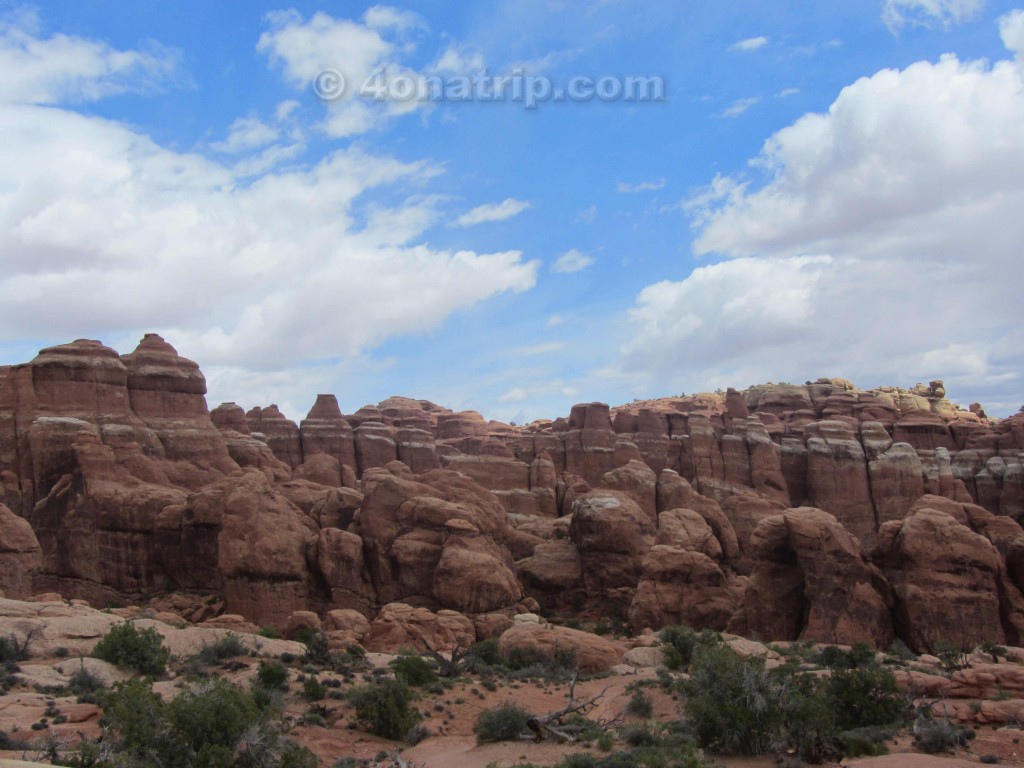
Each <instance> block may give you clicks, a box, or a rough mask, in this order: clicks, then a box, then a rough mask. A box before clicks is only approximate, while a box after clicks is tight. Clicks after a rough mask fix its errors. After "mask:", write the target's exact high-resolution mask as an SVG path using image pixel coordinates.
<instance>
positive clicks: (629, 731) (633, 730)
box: [619, 725, 658, 747]
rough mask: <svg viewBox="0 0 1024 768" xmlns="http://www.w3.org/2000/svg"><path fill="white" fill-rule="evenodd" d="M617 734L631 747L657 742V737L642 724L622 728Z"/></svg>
mask: <svg viewBox="0 0 1024 768" xmlns="http://www.w3.org/2000/svg"><path fill="white" fill-rule="evenodd" d="M619 735H620V736H621V737H622V740H623V741H624V742H626V743H627V744H629V746H631V747H653V746H655V745H656V744H657V743H658V737H657V736H656V735H655V734H654V733H653V732H651V731H650V729H648V728H645V727H644V726H642V725H630V726H628V727H626V728H623V729H622V732H621V733H620V734H619Z"/></svg>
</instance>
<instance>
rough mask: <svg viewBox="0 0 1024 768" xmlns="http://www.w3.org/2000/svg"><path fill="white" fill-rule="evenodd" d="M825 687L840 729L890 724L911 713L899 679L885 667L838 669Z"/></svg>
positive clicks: (829, 704)
mask: <svg viewBox="0 0 1024 768" xmlns="http://www.w3.org/2000/svg"><path fill="white" fill-rule="evenodd" d="M823 687H824V696H825V699H826V703H827V705H828V707H829V709H830V710H831V711H832V713H833V717H834V718H835V724H836V727H837V728H839V729H840V730H844V731H846V730H851V729H854V728H864V727H868V726H878V725H889V724H891V723H895V722H897V721H899V720H903V719H905V718H906V717H907V716H908V715H909V714H910V712H909V706H908V704H907V700H906V698H905V697H904V695H903V693H902V691H901V690H900V687H899V685H898V684H897V683H896V678H895V676H894V675H893V674H892V672H890V671H889V670H888V669H884V668H882V667H877V666H871V667H858V668H854V669H839V670H835V671H833V672H832V675H831V676H830V677H829V678H828V679H827V680H826V681H825V682H824V685H823Z"/></svg>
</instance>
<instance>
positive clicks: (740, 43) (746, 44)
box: [729, 36, 768, 53]
mask: <svg viewBox="0 0 1024 768" xmlns="http://www.w3.org/2000/svg"><path fill="white" fill-rule="evenodd" d="M766 45H768V38H767V37H763V36H762V37H748V38H746V39H745V40H737V41H736V42H735V43H733V44H732V45H730V46H729V50H730V51H739V52H741V53H749V52H750V51H756V50H757V49H758V48H764V46H766Z"/></svg>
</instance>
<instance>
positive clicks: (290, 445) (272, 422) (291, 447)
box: [245, 405, 302, 469]
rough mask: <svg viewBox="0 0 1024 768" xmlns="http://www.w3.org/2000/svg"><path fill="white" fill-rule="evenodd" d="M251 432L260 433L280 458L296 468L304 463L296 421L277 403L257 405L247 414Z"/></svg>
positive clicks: (253, 433)
mask: <svg viewBox="0 0 1024 768" xmlns="http://www.w3.org/2000/svg"><path fill="white" fill-rule="evenodd" d="M245 418H246V420H247V421H248V422H249V432H250V434H252V435H258V436H259V437H260V439H262V440H263V441H264V442H265V443H266V444H267V445H269V446H270V450H272V451H273V452H274V455H275V456H277V458H278V459H280V460H281V461H283V462H284V463H285V464H287V465H288V466H289V467H291V468H292V469H294V468H295V467H297V466H299V464H301V463H302V438H301V437H300V435H299V428H298V426H297V425H296V424H295V422H294V421H292V420H291V419H289V418H287V417H286V416H285V415H284V414H283V413H281V410H280V409H279V408H278V407H277V406H276V405H268V406H267V407H266V408H261V407H259V406H256V407H255V408H252V409H251V410H249V411H248V412H247V413H246V414H245Z"/></svg>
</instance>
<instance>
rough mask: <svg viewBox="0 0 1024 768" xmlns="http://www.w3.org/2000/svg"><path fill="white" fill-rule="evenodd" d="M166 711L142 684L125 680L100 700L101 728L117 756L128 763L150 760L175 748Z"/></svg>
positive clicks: (164, 706) (161, 702)
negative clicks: (111, 740)
mask: <svg viewBox="0 0 1024 768" xmlns="http://www.w3.org/2000/svg"><path fill="white" fill-rule="evenodd" d="M166 707H167V705H166V704H165V703H164V701H163V700H162V699H161V698H160V696H159V695H158V694H156V693H155V692H154V691H153V690H152V689H151V688H150V687H149V685H147V684H146V683H145V682H144V681H142V680H128V681H127V682H123V683H118V684H117V685H115V686H114V689H113V691H111V692H110V693H108V694H106V696H104V699H103V719H102V721H101V724H102V725H104V726H105V727H106V728H107V729H109V730H110V731H111V732H112V733H113V734H114V735H115V742H114V743H115V749H116V751H117V752H118V753H120V754H122V755H124V756H125V757H127V758H128V759H129V760H139V761H147V760H152V759H154V758H155V757H156V756H157V755H160V754H163V753H165V752H167V751H169V750H171V749H174V748H175V746H176V745H175V744H174V742H173V739H172V738H171V735H170V733H169V725H170V724H169V721H168V719H167V709H166Z"/></svg>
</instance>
